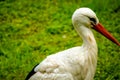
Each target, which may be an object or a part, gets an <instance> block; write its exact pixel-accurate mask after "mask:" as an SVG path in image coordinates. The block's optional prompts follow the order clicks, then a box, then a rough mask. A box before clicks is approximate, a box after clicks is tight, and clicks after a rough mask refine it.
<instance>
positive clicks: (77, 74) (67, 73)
mask: <svg viewBox="0 0 120 80" xmlns="http://www.w3.org/2000/svg"><path fill="white" fill-rule="evenodd" d="M72 23H73V26H74V27H75V29H76V31H77V32H78V34H79V35H80V36H81V38H82V39H83V45H82V46H78V47H73V48H70V49H67V50H64V51H61V52H58V53H56V54H52V55H50V56H48V57H47V58H46V59H44V60H43V61H42V62H41V63H39V65H37V66H36V67H35V68H34V69H33V71H34V72H35V73H34V74H33V75H31V76H30V75H28V76H27V78H26V80H28V79H29V80H93V78H94V74H95V70H96V65H97V52H98V50H97V44H96V41H95V39H94V35H93V33H92V31H91V30H90V28H93V29H95V30H97V31H98V32H100V33H101V34H103V35H104V34H105V35H104V36H106V37H107V38H110V40H112V41H113V42H114V43H116V44H117V45H119V46H120V43H119V42H118V41H117V40H115V39H114V38H113V37H112V36H111V34H109V33H105V32H106V31H105V30H104V28H102V30H104V31H103V32H101V31H100V29H101V27H102V25H101V24H99V21H98V18H97V17H96V14H95V13H94V12H93V11H92V10H91V9H89V8H80V9H77V10H76V11H75V12H74V14H73V16H72ZM94 27H95V28H94ZM33 71H31V72H33Z"/></svg>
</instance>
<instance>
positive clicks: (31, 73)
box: [25, 64, 38, 80]
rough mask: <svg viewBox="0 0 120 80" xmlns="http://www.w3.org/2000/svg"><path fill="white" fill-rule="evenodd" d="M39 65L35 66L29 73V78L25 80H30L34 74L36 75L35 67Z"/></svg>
mask: <svg viewBox="0 0 120 80" xmlns="http://www.w3.org/2000/svg"><path fill="white" fill-rule="evenodd" d="M37 65H38V64H37ZM37 65H35V66H34V67H33V69H32V70H31V71H30V72H29V74H28V75H27V77H26V78H25V80H28V79H29V78H30V77H31V76H32V75H33V74H35V73H36V72H35V71H34V69H35V67H36V66H37Z"/></svg>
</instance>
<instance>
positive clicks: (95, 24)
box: [72, 8, 120, 46]
mask: <svg viewBox="0 0 120 80" xmlns="http://www.w3.org/2000/svg"><path fill="white" fill-rule="evenodd" d="M72 23H73V25H74V26H85V27H87V28H92V29H94V30H96V31H97V32H99V33H101V34H102V35H104V36H105V37H106V38H108V39H109V40H111V41H112V42H114V43H115V44H117V45H119V46H120V43H119V42H118V41H117V40H116V39H115V38H114V37H113V36H112V35H111V34H110V33H109V32H108V31H107V30H106V29H105V28H104V27H103V26H102V25H101V24H100V22H99V20H98V18H97V16H96V14H95V12H94V11H92V10H91V9H90V8H79V9H77V10H76V11H75V12H74V13H73V16H72Z"/></svg>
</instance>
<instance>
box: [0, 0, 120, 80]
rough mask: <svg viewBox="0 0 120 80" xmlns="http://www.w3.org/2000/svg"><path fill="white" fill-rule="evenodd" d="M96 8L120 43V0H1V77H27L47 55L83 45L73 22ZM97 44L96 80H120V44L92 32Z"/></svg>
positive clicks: (13, 79) (8, 79) (19, 79)
mask: <svg viewBox="0 0 120 80" xmlns="http://www.w3.org/2000/svg"><path fill="white" fill-rule="evenodd" d="M79 7H89V8H91V9H93V10H94V11H95V12H96V14H97V16H98V18H99V20H100V22H101V23H102V24H103V25H104V26H105V28H106V29H107V30H108V31H109V32H111V33H112V34H113V35H114V36H115V37H116V38H117V39H118V41H119V42H120V24H119V23H120V0H106V1H105V0H0V80H24V79H25V77H26V75H27V74H28V72H29V71H30V70H31V69H32V68H33V66H34V65H36V64H37V63H39V62H40V61H42V60H43V59H44V58H45V57H46V56H48V55H50V54H54V53H56V52H58V51H61V50H65V49H68V48H71V47H74V46H80V45H81V44H82V40H81V38H80V37H79V36H78V34H77V33H76V31H75V30H74V28H73V26H72V22H71V16H72V14H73V12H74V11H75V10H76V9H77V8H79ZM93 32H94V35H95V38H96V41H97V44H98V49H99V53H98V64H97V70H96V74H95V77H94V80H120V47H119V46H117V45H115V44H113V43H112V42H111V41H109V40H107V39H106V38H104V37H103V36H101V35H100V34H98V33H97V32H95V31H93Z"/></svg>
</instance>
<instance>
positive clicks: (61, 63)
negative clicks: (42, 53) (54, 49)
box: [29, 48, 80, 80]
mask: <svg viewBox="0 0 120 80" xmlns="http://www.w3.org/2000/svg"><path fill="white" fill-rule="evenodd" d="M77 50H79V48H72V49H69V50H65V51H62V52H58V53H57V54H53V55H50V56H48V57H47V58H46V59H45V60H43V61H42V62H41V63H40V64H39V65H38V66H36V67H35V69H34V71H35V72H36V73H35V74H34V75H33V76H32V77H31V78H30V79H29V80H74V78H73V75H74V74H75V75H76V74H79V73H77V72H78V71H79V69H80V66H79V63H75V62H77V61H76V60H77V59H78V58H79V56H77V54H74V55H76V57H77V58H73V56H74V55H73V53H76V52H78V51H77ZM73 65H74V68H73Z"/></svg>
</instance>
